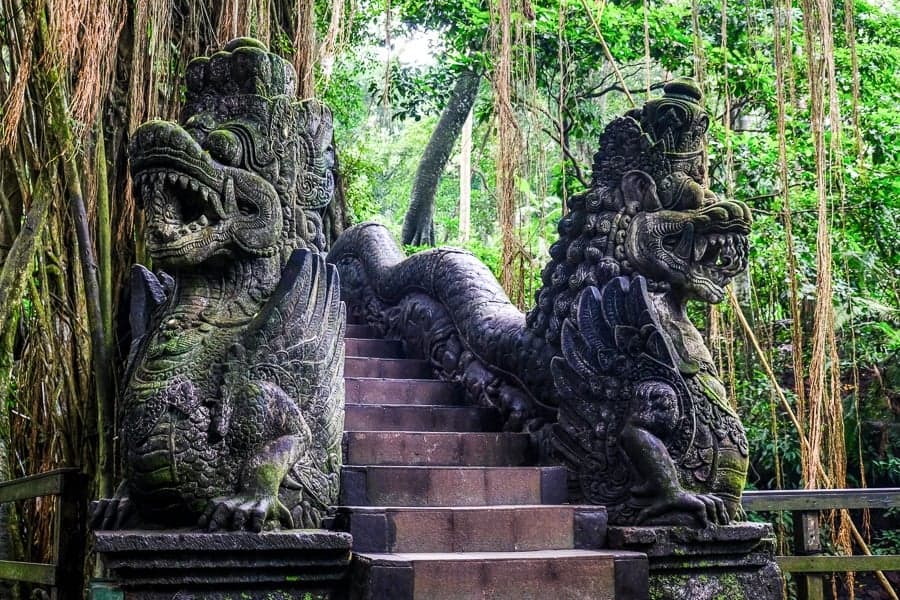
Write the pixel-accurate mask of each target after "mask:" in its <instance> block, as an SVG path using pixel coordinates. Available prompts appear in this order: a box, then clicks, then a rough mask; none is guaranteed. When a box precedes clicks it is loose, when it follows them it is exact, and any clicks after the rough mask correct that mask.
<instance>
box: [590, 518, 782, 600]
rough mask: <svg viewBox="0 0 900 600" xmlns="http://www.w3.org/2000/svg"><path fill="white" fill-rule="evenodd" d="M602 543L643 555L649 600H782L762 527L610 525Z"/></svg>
mask: <svg viewBox="0 0 900 600" xmlns="http://www.w3.org/2000/svg"><path fill="white" fill-rule="evenodd" d="M607 540H608V541H607V544H608V546H609V547H610V548H613V549H616V550H631V551H634V552H643V553H645V554H646V555H647V558H648V560H649V563H650V596H649V597H650V598H651V599H652V600H782V599H783V595H782V590H783V587H782V577H781V571H780V570H779V568H778V565H777V564H776V563H775V558H774V553H775V538H774V536H773V534H772V526H771V525H769V524H767V523H737V524H734V525H727V526H724V527H708V528H706V529H691V528H687V527H610V528H609V530H608V538H607Z"/></svg>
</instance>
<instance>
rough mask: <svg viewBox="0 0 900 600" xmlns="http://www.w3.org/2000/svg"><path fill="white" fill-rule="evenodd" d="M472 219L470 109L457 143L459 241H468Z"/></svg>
mask: <svg viewBox="0 0 900 600" xmlns="http://www.w3.org/2000/svg"><path fill="white" fill-rule="evenodd" d="M471 221H472V111H469V116H468V117H466V122H465V123H464V124H463V128H462V140H461V141H460V144H459V241H460V242H461V243H466V242H468V241H469V231H470V229H471V225H472V223H471Z"/></svg>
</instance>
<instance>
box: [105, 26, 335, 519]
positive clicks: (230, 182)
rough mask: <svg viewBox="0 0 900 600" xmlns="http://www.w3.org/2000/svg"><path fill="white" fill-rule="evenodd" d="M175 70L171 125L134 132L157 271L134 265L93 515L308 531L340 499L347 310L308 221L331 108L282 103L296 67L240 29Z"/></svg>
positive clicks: (329, 174) (316, 220)
mask: <svg viewBox="0 0 900 600" xmlns="http://www.w3.org/2000/svg"><path fill="white" fill-rule="evenodd" d="M186 79H187V102H186V105H185V107H184V109H183V113H182V115H181V119H180V122H179V123H177V124H176V123H171V122H165V121H151V122H148V123H145V124H143V125H141V126H140V127H139V128H138V129H137V130H136V131H135V133H134V136H133V138H132V143H131V177H132V181H133V184H134V190H135V195H136V198H137V200H138V202H139V205H140V206H141V207H142V208H143V210H144V214H145V221H146V222H145V225H146V227H145V230H146V244H147V249H148V251H149V254H150V256H151V257H152V259H153V262H154V264H155V265H156V266H157V267H159V268H161V269H163V270H164V271H165V273H161V274H160V276H159V277H157V276H155V275H154V274H153V273H151V272H150V271H148V270H147V269H145V268H143V267H140V266H136V267H135V268H134V270H133V278H132V313H131V321H132V330H133V332H132V334H133V341H132V346H131V354H130V358H129V362H128V366H127V370H126V377H125V380H126V384H125V390H124V394H123V398H122V400H121V421H122V428H121V430H122V438H123V443H122V447H123V455H124V468H123V470H124V474H125V479H124V481H123V482H122V483H121V485H120V486H119V489H118V491H117V492H116V495H115V497H114V498H111V499H106V500H101V501H99V502H98V503H97V504H96V506H95V508H94V514H93V521H94V526H95V527H96V528H99V529H110V528H123V527H129V526H134V525H135V524H137V525H140V526H149V527H153V526H163V527H173V526H191V525H199V526H201V527H204V528H207V529H209V530H216V529H234V530H240V529H248V530H251V531H260V530H261V529H263V528H271V527H277V526H282V527H287V528H290V527H293V526H303V527H317V526H319V524H320V522H321V521H322V519H323V517H324V516H325V515H326V513H327V511H328V509H329V507H330V506H332V505H333V504H335V502H336V500H337V492H338V485H339V472H340V467H341V435H342V431H343V410H344V387H343V362H344V350H343V334H344V327H345V325H344V323H345V309H344V306H343V303H342V302H341V301H340V298H339V289H340V284H339V282H338V277H337V273H336V271H335V270H334V268H333V267H332V266H326V263H325V261H324V255H323V252H324V251H325V249H326V243H325V238H324V236H323V233H322V218H323V213H324V212H325V211H326V210H327V205H328V203H329V202H330V201H331V198H332V196H333V191H334V179H333V178H334V173H333V160H334V155H333V152H334V151H333V148H332V147H331V143H332V123H331V114H330V112H329V111H328V109H327V108H325V107H324V106H322V105H321V104H319V103H317V102H315V101H312V100H307V101H303V102H298V101H296V100H295V99H294V95H295V88H296V84H295V79H296V76H295V73H294V70H293V68H292V67H291V66H290V64H289V63H288V62H287V61H285V60H283V59H281V58H279V57H278V56H276V55H274V54H270V53H269V52H268V51H267V50H266V48H265V47H264V46H263V45H262V44H260V43H259V42H256V41H255V40H251V39H246V38H240V39H236V40H233V41H232V42H230V43H228V44H227V45H226V46H225V47H224V49H223V50H222V51H219V52H217V53H215V54H213V55H212V56H211V57H202V58H198V59H195V60H194V61H192V62H191V63H190V65H189V67H188V70H187V75H186ZM166 273H168V274H166Z"/></svg>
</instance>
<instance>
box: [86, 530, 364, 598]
mask: <svg viewBox="0 0 900 600" xmlns="http://www.w3.org/2000/svg"><path fill="white" fill-rule="evenodd" d="M95 535H96V538H95V548H96V549H97V552H98V553H99V554H100V556H101V558H102V560H103V563H104V565H105V566H106V567H107V568H109V569H110V571H111V573H112V575H113V576H114V578H115V584H114V585H108V586H105V587H107V589H109V588H112V589H119V590H121V591H122V593H123V594H124V596H120V597H123V598H124V599H125V600H158V599H163V598H165V599H166V600H173V599H176V598H178V599H189V598H190V599H197V600H200V599H201V598H202V599H204V600H205V599H214V600H238V599H240V600H272V599H283V600H294V599H297V600H299V599H301V598H302V599H308V598H310V597H311V598H315V599H323V600H324V599H329V600H331V599H333V600H340V599H343V598H346V591H345V589H344V584H345V579H346V575H347V569H348V567H349V563H350V546H351V537H350V535H349V534H346V533H338V532H330V531H322V530H292V531H278V532H265V533H260V534H255V533H250V532H224V533H209V532H198V531H167V532H150V531H128V530H126V531H99V532H96V534H95ZM95 587H100V586H95ZM98 593H99V592H98ZM98 597H99V596H98ZM107 597H109V596H107Z"/></svg>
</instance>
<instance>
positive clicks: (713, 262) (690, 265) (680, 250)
mask: <svg viewBox="0 0 900 600" xmlns="http://www.w3.org/2000/svg"><path fill="white" fill-rule="evenodd" d="M662 247H663V249H664V250H665V251H666V252H668V253H669V254H671V255H674V257H677V262H678V263H680V266H683V267H686V268H687V269H688V270H689V273H690V277H691V278H693V279H695V280H697V282H698V283H701V282H702V283H706V282H708V283H709V284H711V285H712V286H713V287H715V288H722V287H724V286H725V285H726V284H727V283H728V282H729V281H731V279H732V278H734V276H735V275H737V274H738V273H740V272H741V271H743V270H744V269H745V268H747V247H748V244H747V236H746V234H743V233H737V232H728V231H725V232H710V233H697V232H695V230H694V226H693V224H691V223H688V224H687V225H686V226H685V227H684V229H683V230H682V231H681V233H680V234H676V235H669V236H665V237H664V238H663V240H662ZM711 291H712V290H711Z"/></svg>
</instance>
